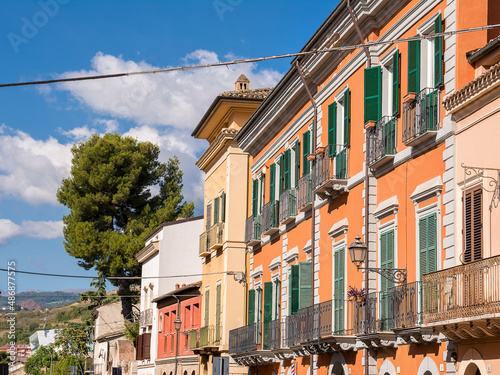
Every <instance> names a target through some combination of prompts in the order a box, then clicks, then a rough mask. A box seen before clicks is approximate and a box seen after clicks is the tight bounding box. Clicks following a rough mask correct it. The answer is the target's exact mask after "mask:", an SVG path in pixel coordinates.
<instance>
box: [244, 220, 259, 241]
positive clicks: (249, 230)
mask: <svg viewBox="0 0 500 375" xmlns="http://www.w3.org/2000/svg"><path fill="white" fill-rule="evenodd" d="M261 236H262V216H261V215H257V216H250V217H249V218H248V219H247V220H246V221H245V243H246V244H247V245H248V246H255V245H258V244H259V243H260V241H261Z"/></svg>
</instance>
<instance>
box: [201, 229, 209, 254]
mask: <svg viewBox="0 0 500 375" xmlns="http://www.w3.org/2000/svg"><path fill="white" fill-rule="evenodd" d="M207 253H210V246H209V245H208V232H203V233H202V234H201V235H200V254H199V255H200V256H202V255H205V254H207Z"/></svg>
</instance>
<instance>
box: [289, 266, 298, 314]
mask: <svg viewBox="0 0 500 375" xmlns="http://www.w3.org/2000/svg"><path fill="white" fill-rule="evenodd" d="M290 284H291V285H290V300H289V305H290V315H295V314H297V311H298V309H299V265H298V264H293V265H292V267H291V271H290Z"/></svg>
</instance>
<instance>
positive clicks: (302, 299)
mask: <svg viewBox="0 0 500 375" xmlns="http://www.w3.org/2000/svg"><path fill="white" fill-rule="evenodd" d="M311 275H312V265H311V262H301V263H299V264H297V265H292V266H291V271H290V284H291V285H290V299H289V302H290V310H289V311H290V315H295V314H296V313H297V311H298V310H299V309H302V308H304V307H308V306H310V305H311V293H312V287H311V285H312V284H311Z"/></svg>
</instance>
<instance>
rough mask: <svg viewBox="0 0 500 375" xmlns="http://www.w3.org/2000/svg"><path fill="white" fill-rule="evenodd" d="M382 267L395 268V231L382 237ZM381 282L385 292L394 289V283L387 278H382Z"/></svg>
mask: <svg viewBox="0 0 500 375" xmlns="http://www.w3.org/2000/svg"><path fill="white" fill-rule="evenodd" d="M380 266H381V268H394V230H391V231H389V232H386V233H384V234H382V235H381V236H380ZM381 281H382V285H381V286H382V288H381V289H382V291H383V292H387V291H388V290H389V289H390V288H392V287H393V283H392V282H390V281H389V280H387V279H386V278H385V277H382V278H381Z"/></svg>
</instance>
